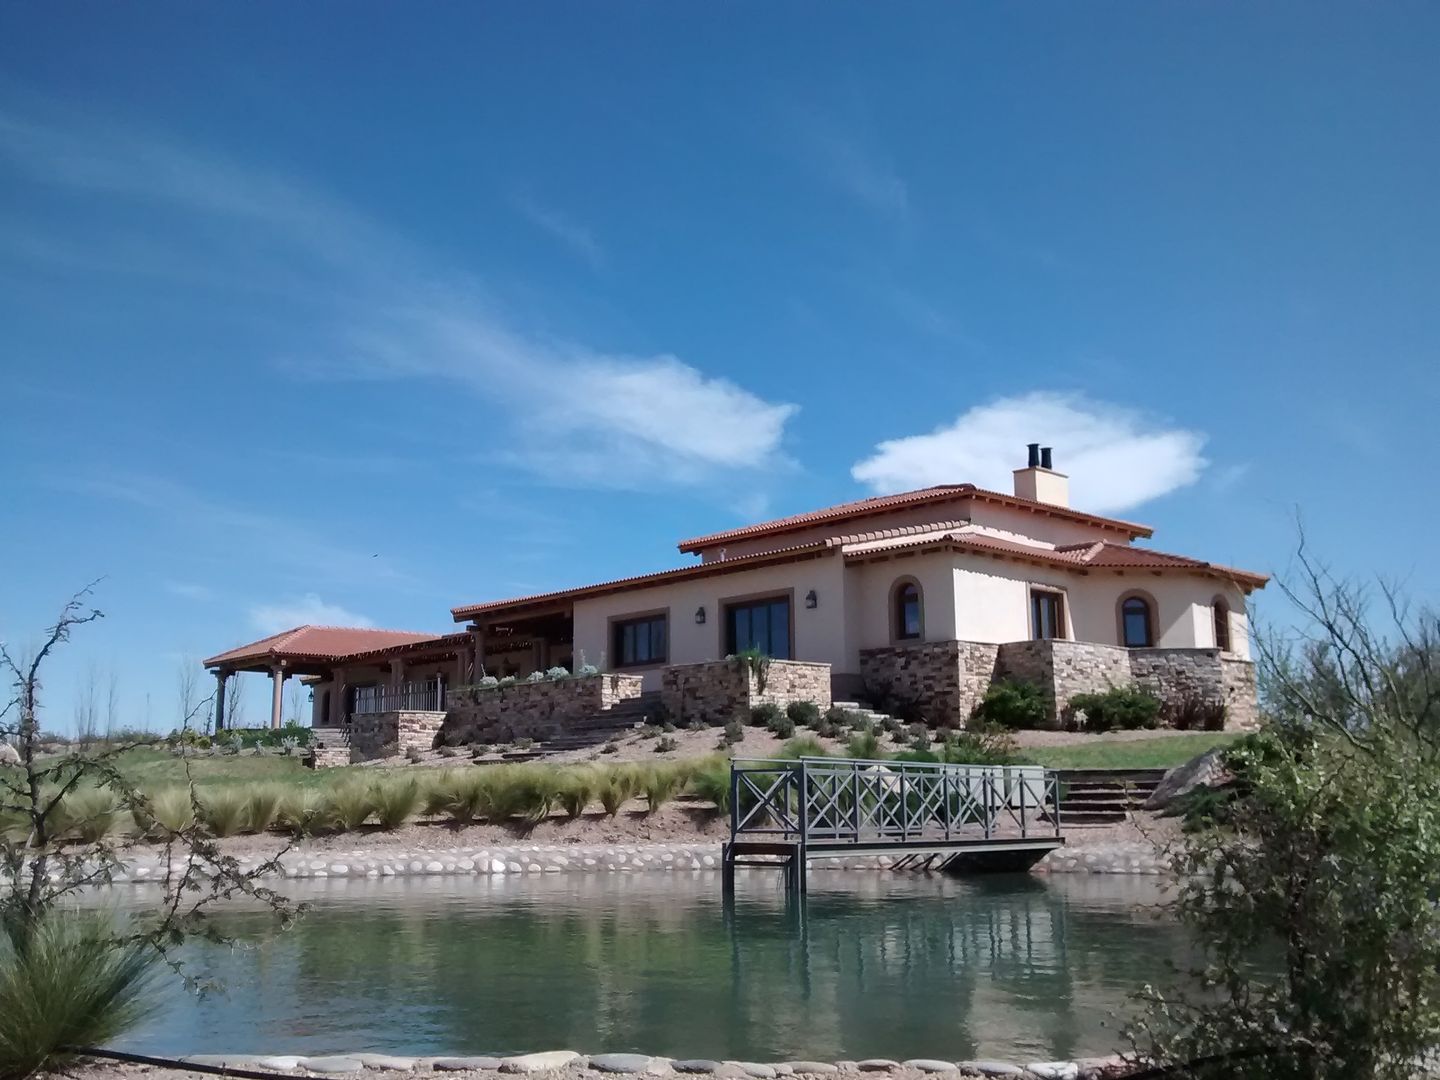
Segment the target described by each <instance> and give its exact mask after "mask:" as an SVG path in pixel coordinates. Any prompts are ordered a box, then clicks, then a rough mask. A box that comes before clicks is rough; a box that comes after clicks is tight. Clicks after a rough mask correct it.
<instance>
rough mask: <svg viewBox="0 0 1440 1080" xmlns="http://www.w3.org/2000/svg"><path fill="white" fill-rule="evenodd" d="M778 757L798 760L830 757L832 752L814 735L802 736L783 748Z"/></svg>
mask: <svg viewBox="0 0 1440 1080" xmlns="http://www.w3.org/2000/svg"><path fill="white" fill-rule="evenodd" d="M776 756H777V757H782V758H788V759H792V760H794V759H798V758H802V757H829V756H830V752H829V751H828V750H826V749H825V747H824V744H822V743H821V742H820V740H819V739H817V738H815V736H813V735H801V736H799V737H797V738H794V739H791V740H790V741H789V742H787V743H786V744H785V745H784V746H782V747H781V748H780V750H779V752H778V754H777V755H776Z"/></svg>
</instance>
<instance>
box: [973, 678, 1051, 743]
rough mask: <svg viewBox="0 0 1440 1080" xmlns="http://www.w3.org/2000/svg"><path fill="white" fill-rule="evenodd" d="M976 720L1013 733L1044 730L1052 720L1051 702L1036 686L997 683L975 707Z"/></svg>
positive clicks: (1006, 680)
mask: <svg viewBox="0 0 1440 1080" xmlns="http://www.w3.org/2000/svg"><path fill="white" fill-rule="evenodd" d="M975 718H976V719H977V720H980V721H981V722H983V723H986V724H994V725H996V726H998V727H1003V728H1010V729H1012V730H1024V729H1027V728H1038V727H1044V726H1045V725H1046V724H1047V723H1048V722H1049V719H1050V699H1049V698H1048V697H1047V696H1046V695H1045V692H1044V691H1043V690H1041V689H1040V687H1038V686H1036V685H1035V684H1034V683H1028V682H1022V681H1021V680H1019V679H997V680H996V681H995V682H992V683H991V684H990V686H989V687H988V688H987V689H986V691H985V697H984V699H983V700H982V701H981V702H980V704H979V705H978V706H976V708H975Z"/></svg>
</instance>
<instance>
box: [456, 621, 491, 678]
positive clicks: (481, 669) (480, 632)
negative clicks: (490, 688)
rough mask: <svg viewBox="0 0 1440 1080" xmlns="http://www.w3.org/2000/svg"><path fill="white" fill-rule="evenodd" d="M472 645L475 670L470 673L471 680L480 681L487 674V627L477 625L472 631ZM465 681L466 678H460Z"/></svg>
mask: <svg viewBox="0 0 1440 1080" xmlns="http://www.w3.org/2000/svg"><path fill="white" fill-rule="evenodd" d="M470 645H471V648H472V651H473V653H474V657H475V660H474V670H472V671H471V673H470V681H471V682H479V681H480V679H481V677H482V676H483V675H484V674H485V628H484V627H483V626H477V627H475V628H474V629H472V630H471V631H470ZM460 681H461V682H462V683H463V682H465V679H464V678H461V680H460Z"/></svg>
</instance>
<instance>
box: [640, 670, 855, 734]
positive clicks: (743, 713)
mask: <svg viewBox="0 0 1440 1080" xmlns="http://www.w3.org/2000/svg"><path fill="white" fill-rule="evenodd" d="M660 700H661V703H662V704H663V705H664V707H665V712H666V715H667V716H669V718H670V721H671V723H674V724H676V725H677V726H681V727H683V726H684V725H686V724H690V723H693V722H694V721H696V720H698V721H700V722H701V723H702V724H709V725H719V724H725V723H729V722H730V721H731V720H737V719H738V720H740V721H741V722H742V723H743V722H745V721H746V720H748V719H749V718H750V710H751V709H753V708H754V707H755V706H757V705H766V704H769V705H778V706H779V707H780V708H782V709H783V708H784V707H785V706H786V705H789V704H790V703H791V702H792V701H813V702H814V703H815V704H816V705H817V706H819V707H820V710H821V711H822V712H823V711H824V710H826V709H828V708H829V707H830V702H831V697H830V665H829V664H815V663H810V662H808V661H803V660H771V661H770V662H769V664H768V666H767V667H766V669H765V674H764V679H763V685H762V680H761V679H760V678H759V677H758V676H757V675H756V673H755V672H754V671H752V670H751V669H750V667H749V665H748V664H747V663H745V662H744V661H741V660H713V661H709V662H706V663H701V664H674V665H672V666H670V667H667V668H666V669H665V671H664V672H663V673H662V675H661V682H660Z"/></svg>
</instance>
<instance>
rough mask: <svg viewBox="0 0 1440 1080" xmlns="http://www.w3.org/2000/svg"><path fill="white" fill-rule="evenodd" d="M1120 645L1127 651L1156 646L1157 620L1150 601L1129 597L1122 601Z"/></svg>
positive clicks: (1143, 598)
mask: <svg viewBox="0 0 1440 1080" xmlns="http://www.w3.org/2000/svg"><path fill="white" fill-rule="evenodd" d="M1120 644H1122V645H1124V646H1125V647H1126V648H1127V649H1148V648H1150V647H1151V646H1152V645H1154V644H1155V620H1154V613H1153V612H1152V610H1151V608H1150V601H1148V600H1146V599H1145V597H1143V596H1127V597H1126V598H1125V599H1123V600H1121V601H1120Z"/></svg>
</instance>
